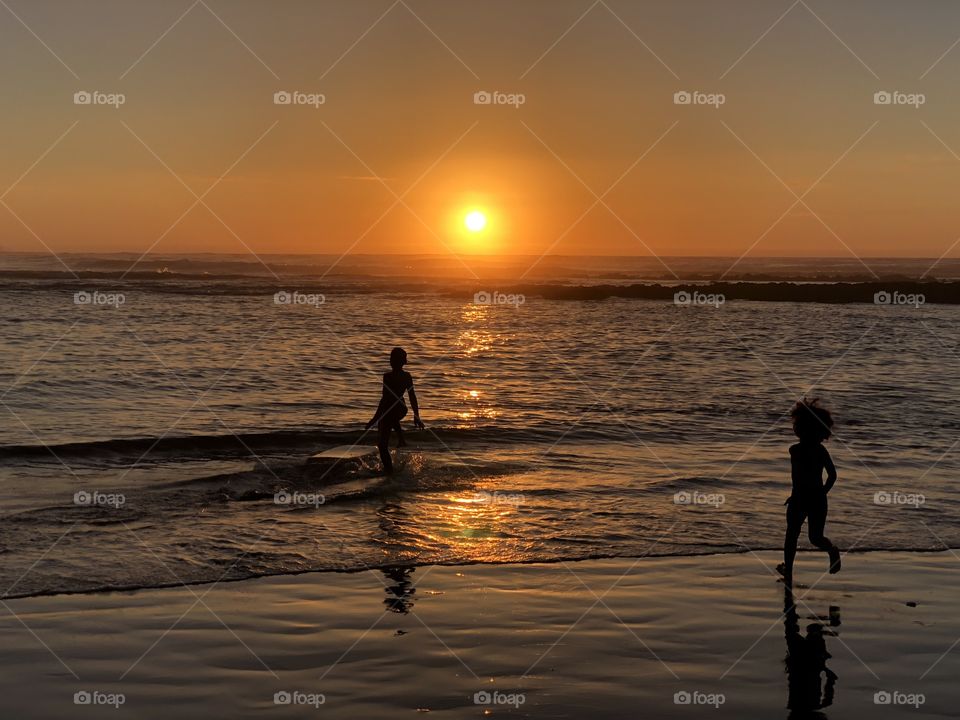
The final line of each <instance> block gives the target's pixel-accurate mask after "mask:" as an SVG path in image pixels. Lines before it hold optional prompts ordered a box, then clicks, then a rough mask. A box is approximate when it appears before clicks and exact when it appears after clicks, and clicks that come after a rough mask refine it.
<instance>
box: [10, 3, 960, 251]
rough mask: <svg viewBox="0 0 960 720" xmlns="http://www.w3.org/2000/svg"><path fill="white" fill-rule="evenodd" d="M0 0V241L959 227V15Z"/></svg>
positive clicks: (937, 240) (308, 245)
mask: <svg viewBox="0 0 960 720" xmlns="http://www.w3.org/2000/svg"><path fill="white" fill-rule="evenodd" d="M8 4H9V5H10V8H11V10H12V12H8V11H6V10H4V9H2V8H0V16H3V22H2V23H0V60H2V62H3V66H4V67H5V68H6V71H5V72H4V73H3V75H2V76H0V91H2V93H3V98H4V103H3V108H4V110H3V112H2V115H0V131H2V132H3V137H4V138H5V142H4V143H3V144H2V146H0V195H2V200H3V205H0V247H2V248H3V249H7V250H25V251H42V250H44V248H45V247H48V248H50V249H51V250H54V251H57V252H61V251H73V252H76V251H118V250H123V251H130V252H144V251H146V250H148V249H152V250H153V251H154V252H164V253H172V252H198V251H204V252H243V251H244V250H245V249H247V248H249V249H253V250H255V251H256V252H258V253H269V252H318V253H341V252H346V251H348V250H349V251H353V252H358V253H382V252H410V253H442V252H446V251H449V250H452V251H454V252H457V253H470V252H481V253H523V254H534V255H537V254H540V253H544V252H554V253H560V254H615V255H627V254H638V255H645V254H651V253H655V254H658V255H734V256H739V255H740V254H742V253H744V252H748V254H750V255H756V256H770V255H790V256H800V255H833V256H845V255H851V254H856V255H860V256H901V255H902V256H932V257H938V256H940V255H941V254H943V253H944V252H946V251H948V249H949V248H951V246H952V245H953V243H954V242H955V241H956V239H957V238H958V237H960V204H958V203H957V202H956V199H955V197H954V193H953V188H955V187H956V186H957V184H958V181H960V157H958V155H960V123H958V122H957V121H958V120H960V89H957V88H956V87H955V83H954V82H953V79H954V78H955V77H956V75H957V72H958V71H960V47H958V48H956V49H955V50H953V51H951V52H949V53H947V54H946V55H945V56H943V57H942V59H940V60H939V62H937V61H938V58H941V56H942V55H943V53H944V52H945V51H946V50H947V49H948V48H950V46H951V45H952V44H953V42H954V41H955V40H956V39H957V37H958V36H960V5H958V4H951V3H940V4H934V3H929V4H924V5H923V11H922V13H920V12H917V11H916V10H914V11H913V13H912V14H911V12H910V7H908V6H907V4H906V3H895V2H882V1H880V0H864V1H862V2H830V3H828V2H825V1H821V2H808V3H807V5H806V6H804V5H796V6H794V7H793V9H792V10H790V11H789V12H788V13H787V14H786V15H783V13H784V11H786V10H787V9H788V8H789V7H791V3H789V2H769V1H761V0H751V1H749V2H747V1H742V0H737V1H735V2H725V3H723V4H722V8H723V9H722V10H720V9H718V8H719V4H718V3H715V2H706V1H703V2H681V3H666V2H664V3H660V2H657V3H653V2H647V3H636V2H625V1H623V0H621V1H620V2H614V1H613V0H609V1H608V2H607V3H606V4H597V5H593V6H592V7H593V9H592V10H589V12H587V11H588V9H589V8H591V3H590V2H567V1H566V0H556V1H554V2H549V3H546V2H536V1H534V0H529V1H528V2H507V1H493V2H484V3H478V2H467V1H462V2H461V1H459V0H436V1H413V0H410V1H409V2H408V3H406V4H403V3H398V4H395V3H393V2H392V0H384V1H378V2H373V1H370V2H346V1H342V2H330V3H315V2H298V1H294V0H284V2H282V3H274V4H268V3H264V2H249V1H246V0H231V2H225V1H224V0H211V1H209V2H208V3H207V5H206V6H205V5H203V4H198V5H193V6H192V0H190V1H187V0H184V1H183V2H172V1H171V2H164V3H160V2H149V3H148V2H140V1H139V0H115V1H111V2H101V1H96V0H94V1H92V2H84V3H76V2H71V1H69V0H63V1H62V2H61V1H52V0H51V1H47V2H42V3H32V2H26V0H19V1H14V0H11V1H10V2H9V3H8ZM191 6H192V9H190V10H189V12H187V13H186V15H184V14H183V13H184V12H185V11H187V10H188V8H191ZM279 8H282V12H281V11H280V10H279ZM585 12H586V14H584V13H585ZM12 13H15V14H16V15H17V16H19V20H18V19H17V18H16V17H14V15H13V14H12ZM181 16H182V17H181ZM178 19H179V21H178ZM21 21H22V22H21ZM171 26H172V27H171ZM28 28H29V30H28ZM571 28H572V29H571ZM31 30H32V31H33V33H36V36H38V37H39V39H38V37H35V36H34V35H33V34H32V33H31ZM568 31H569V32H568ZM164 33H166V34H165V35H164ZM565 33H566V34H565ZM764 33H766V34H765V35H764ZM161 36H162V37H161ZM41 41H42V42H41ZM44 43H45V44H46V46H47V47H45V46H44ZM154 43H156V44H155V45H154ZM354 43H356V44H354ZM82 90H87V91H94V90H99V91H101V92H104V93H123V94H124V95H125V100H126V101H125V103H124V104H123V105H122V106H121V107H119V108H114V107H109V106H100V105H98V106H94V105H76V104H74V100H73V96H74V93H75V92H77V91H82ZM280 90H286V91H301V92H303V93H322V94H323V95H324V96H325V99H326V102H325V104H323V105H321V106H320V107H319V108H314V107H310V106H303V105H296V106H295V105H276V104H274V98H273V96H274V93H275V92H277V91H280ZM481 90H486V91H494V90H498V91H501V92H504V93H522V94H523V95H524V96H525V103H524V104H523V105H522V106H521V107H519V108H514V107H510V106H502V105H477V104H475V103H474V93H476V92H477V91H481ZM683 90H687V91H695V90H699V91H702V92H704V93H722V94H723V95H724V96H725V102H724V104H723V105H722V106H721V107H719V108H715V107H711V106H705V105H677V104H675V102H674V94H675V93H676V92H678V91H683ZM880 90H888V91H901V92H904V93H922V94H923V95H924V96H925V103H924V104H923V105H922V106H920V107H912V106H910V105H877V104H875V103H874V93H876V92H877V91H880ZM58 140H59V141H58ZM44 153H46V155H44ZM954 153H957V155H955V154H954ZM641 158H642V159H641ZM221 176H222V179H221ZM18 178H19V180H18ZM615 183H616V184H615ZM411 186H412V189H410V190H409V191H408V188H411ZM611 186H613V187H612V188H611ZM811 186H813V187H812V189H811V190H810V192H809V194H805V193H807V191H808V189H810V188H811ZM211 187H212V189H210V188H211ZM608 188H611V189H610V191H609V194H606V195H604V193H606V192H607V190H608ZM208 190H209V194H207V195H203V194H204V193H206V192H207V191H208ZM194 193H195V194H196V195H200V196H202V201H200V202H198V201H197V198H196V196H195V195H194ZM397 196H400V197H401V198H402V200H398V198H397ZM598 196H603V199H602V200H601V201H598ZM798 196H799V197H800V198H802V200H800V201H798V199H797V197H798ZM391 206H392V207H391ZM473 208H482V209H483V210H485V211H486V213H487V215H488V218H489V224H488V229H487V230H486V231H485V232H484V233H480V234H477V235H474V236H469V235H468V234H467V233H466V232H465V231H464V230H463V228H462V218H463V216H464V214H465V213H466V212H467V211H468V210H470V209H473ZM958 253H960V247H955V248H953V250H952V251H950V253H949V254H950V255H951V256H956V255H957V254H958Z"/></svg>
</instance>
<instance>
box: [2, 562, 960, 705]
mask: <svg viewBox="0 0 960 720" xmlns="http://www.w3.org/2000/svg"><path fill="white" fill-rule="evenodd" d="M777 561H778V555H777V554H776V553H772V552H761V553H756V554H754V553H749V552H748V553H742V554H726V555H704V556H697V557H660V558H653V557H641V558H617V559H609V560H588V561H581V562H569V563H565V562H564V563H540V564H509V565H460V566H426V567H416V568H409V569H407V570H406V571H400V570H394V571H372V570H371V571H364V572H355V573H332V572H325V573H304V574H300V575H283V576H275V577H265V578H257V579H253V580H244V581H239V582H224V583H219V584H207V585H193V586H184V587H180V588H168V589H149V590H141V591H137V592H124V593H91V594H74V595H56V596H49V597H32V598H22V599H15V600H8V601H7V602H6V609H7V611H8V612H6V613H5V617H4V618H3V632H4V637H5V639H6V645H7V648H6V652H5V653H4V654H3V657H2V662H3V668H2V672H0V697H2V701H0V706H2V715H3V717H34V718H56V717H64V716H67V715H71V716H76V717H124V716H126V717H136V718H169V717H171V716H176V717H178V718H183V719H186V718H207V717H234V718H242V717H254V716H258V715H261V714H266V715H267V716H270V717H311V716H314V715H315V716H317V717H335V718H353V717H364V718H402V717H413V716H415V715H416V714H423V715H426V714H429V715H430V716H431V717H442V718H467V717H482V716H485V715H495V716H496V715H500V716H510V717H533V718H578V717H587V716H589V717H592V718H620V717H632V716H636V715H643V716H645V717H657V718H660V717H664V718H673V717H676V718H686V717H716V718H723V717H730V718H734V717H736V718H770V717H781V716H784V717H786V716H789V715H788V714H789V712H790V711H789V710H788V709H787V707H786V706H787V702H788V680H789V679H790V677H788V673H787V672H786V670H785V664H784V658H785V655H786V645H785V642H786V641H785V623H784V609H785V607H784V587H783V585H782V584H781V583H779V582H777V580H776V578H775V577H774V575H773V570H772V568H773V566H774V565H775V563H776V562H777ZM825 571H826V562H825V557H824V556H822V554H818V553H801V555H800V556H799V559H798V566H797V579H796V587H795V589H794V593H795V595H794V598H795V604H796V609H797V620H798V624H799V629H800V632H801V633H806V631H807V626H808V625H810V624H820V625H823V626H824V628H825V629H824V638H825V643H826V648H827V651H828V652H829V653H830V654H831V655H832V657H830V658H829V659H827V660H826V666H827V667H828V668H829V670H830V671H831V672H832V673H834V674H835V675H836V680H835V682H834V683H833V688H832V695H833V698H832V704H831V705H830V706H829V707H828V708H827V709H826V710H827V712H828V713H829V716H830V717H831V718H835V719H836V718H854V717H863V716H865V715H867V716H870V717H878V718H887V717H913V716H923V717H949V716H953V714H954V713H955V709H954V702H953V697H954V692H953V678H954V676H955V674H956V670H957V663H958V662H960V658H958V654H957V652H956V651H955V650H954V649H953V645H954V644H955V641H956V640H957V638H958V637H960V618H958V617H957V616H956V614H955V613H954V612H953V609H954V602H955V598H956V596H957V591H958V589H960V559H958V558H957V557H956V556H955V555H954V554H953V553H952V552H940V553H908V552H871V553H862V554H849V555H847V556H846V557H845V559H844V568H843V571H842V572H841V573H840V574H839V575H836V576H829V575H824V573H825ZM795 672H796V669H795ZM806 679H807V680H809V677H807V678H806ZM800 680H804V678H800ZM827 685H828V683H827V681H826V674H824V675H823V689H824V691H826V690H827ZM76 693H81V695H75V694H76ZM83 693H88V695H86V696H84V695H83ZM278 693H280V694H279V695H277V694H278ZM284 693H287V695H284ZM877 693H889V695H888V696H884V695H879V696H878V695H876V694H877ZM884 698H887V699H889V700H890V703H889V704H883V701H884ZM85 699H90V701H91V702H90V705H87V706H84V705H77V704H75V702H81V703H82V702H84V700H85ZM820 699H822V696H821V698H820ZM286 700H289V703H286V702H285V701H286ZM877 701H879V702H880V703H881V704H878V702H877ZM908 703H913V704H908ZM798 712H800V714H797V713H796V712H795V713H794V714H793V717H799V716H804V717H806V716H809V715H803V711H798Z"/></svg>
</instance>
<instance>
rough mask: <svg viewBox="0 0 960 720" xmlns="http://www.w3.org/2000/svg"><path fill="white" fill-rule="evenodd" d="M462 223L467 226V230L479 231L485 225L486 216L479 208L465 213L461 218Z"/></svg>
mask: <svg viewBox="0 0 960 720" xmlns="http://www.w3.org/2000/svg"><path fill="white" fill-rule="evenodd" d="M463 224H464V225H466V226H467V230H469V231H470V232H475V233H476V232H480V231H481V230H483V229H484V228H485V227H486V226H487V216H486V215H484V214H483V213H482V212H480V211H479V210H474V211H472V212H470V213H467V216H466V217H465V218H464V219H463Z"/></svg>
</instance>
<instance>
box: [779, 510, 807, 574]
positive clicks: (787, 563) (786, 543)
mask: <svg viewBox="0 0 960 720" xmlns="http://www.w3.org/2000/svg"><path fill="white" fill-rule="evenodd" d="M806 515H807V513H806V510H805V509H804V508H803V507H801V506H800V505H799V504H798V503H797V502H796V501H794V500H791V501H790V503H789V504H788V505H787V532H786V535H785V536H784V538H783V568H784V572H783V574H784V576H787V577H789V576H790V575H792V574H793V560H794V558H795V557H796V556H797V539H798V538H799V537H800V531H801V530H802V529H803V520H804V518H805V517H806Z"/></svg>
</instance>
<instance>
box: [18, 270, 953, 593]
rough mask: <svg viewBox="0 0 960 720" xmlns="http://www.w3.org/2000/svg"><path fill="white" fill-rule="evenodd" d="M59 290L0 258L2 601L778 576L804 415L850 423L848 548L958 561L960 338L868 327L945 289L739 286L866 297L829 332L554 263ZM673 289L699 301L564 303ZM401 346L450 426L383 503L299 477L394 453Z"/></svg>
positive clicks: (886, 324)
mask: <svg viewBox="0 0 960 720" xmlns="http://www.w3.org/2000/svg"><path fill="white" fill-rule="evenodd" d="M64 260H65V262H66V267H65V266H64V265H61V264H60V263H59V262H57V261H56V260H54V259H52V258H49V257H44V256H34V255H2V256H0V303H2V307H3V312H2V313H0V337H2V342H0V358H2V362H0V375H2V377H0V418H2V419H0V492H2V499H3V505H2V507H3V511H2V512H3V517H2V522H0V553H2V558H3V562H2V565H0V594H3V595H4V596H5V597H19V596H29V595H37V594H48V593H63V592H84V591H94V590H107V589H119V588H142V587H158V586H165V585H178V584H181V583H184V582H217V581H229V580H235V579H241V578H249V577H255V576H261V575H272V574H280V573H296V572H306V571H362V570H366V569H371V568H381V569H382V568H386V567H395V566H411V565H424V564H464V563H505V562H511V563H514V562H521V563H522V562H545V561H557V560H577V559H584V558H597V557H614V556H629V557H635V556H643V555H656V556H662V555H692V554H705V553H733V552H749V551H758V550H770V549H776V548H778V547H780V546H781V542H782V536H783V531H784V506H783V502H784V500H785V499H786V497H787V495H788V494H789V490H790V467H789V456H788V448H789V446H790V445H791V444H792V442H794V438H793V435H792V431H791V427H790V421H789V411H790V408H791V406H792V404H793V403H794V402H795V401H796V399H797V398H798V397H801V396H804V395H807V396H810V397H814V396H815V397H819V398H821V399H822V401H823V402H824V403H825V404H827V406H828V407H829V408H830V409H831V410H832V411H833V412H834V414H835V417H836V420H837V425H836V428H835V436H834V438H832V439H831V440H830V441H828V445H827V446H828V448H829V450H830V452H831V454H832V455H833V457H834V460H835V462H836V464H837V466H838V470H839V475H840V479H839V481H838V483H837V485H836V487H835V489H834V491H833V492H832V493H831V496H830V515H829V520H828V523H827V531H826V532H827V535H828V536H830V537H831V538H832V539H833V540H834V541H835V542H836V543H837V544H838V545H840V547H841V548H842V549H843V550H845V551H854V552H856V551H869V550H875V549H896V550H918V551H922V550H935V549H942V548H944V547H957V546H960V522H958V520H960V502H958V500H957V499H956V497H955V495H954V494H953V492H952V483H953V481H954V479H955V478H956V476H957V471H958V468H960V461H958V451H957V444H958V442H960V434H958V430H960V412H958V410H957V398H958V397H960V362H958V342H960V336H958V335H960V333H958V322H957V321H958V319H960V307H958V306H957V305H954V304H941V303H938V302H926V301H924V300H923V298H921V299H916V298H914V299H913V301H910V302H907V301H904V302H898V301H893V302H888V303H877V302H873V301H872V300H873V296H874V294H875V292H874V291H876V288H877V287H879V286H878V285H877V283H878V282H886V283H887V284H888V285H889V291H890V292H891V293H894V294H895V293H896V292H897V288H898V287H903V286H904V285H903V283H906V282H907V281H908V280H909V279H910V278H913V279H914V280H916V279H918V278H920V277H921V275H922V273H923V271H924V270H926V269H928V268H929V267H930V266H931V265H932V261H919V260H918V261H907V260H897V261H868V263H869V264H870V266H871V268H872V269H874V270H876V272H877V274H878V275H879V277H877V276H873V275H870V274H867V270H865V269H864V266H863V265H862V264H861V263H860V262H858V261H856V260H849V261H848V260H843V261H840V260H789V259H778V260H769V259H768V260H763V259H749V260H746V261H744V262H742V263H741V264H740V265H738V266H737V272H736V274H734V275H730V276H727V277H724V279H728V280H737V281H739V282H749V283H771V282H788V281H789V282H791V283H795V284H800V285H802V284H810V283H820V282H823V283H838V284H839V283H848V284H852V285H857V284H858V283H860V284H863V287H864V288H865V291H864V293H863V299H862V301H850V298H849V297H847V299H846V300H845V301H843V302H836V303H824V302H797V301H793V300H789V299H788V300H776V299H770V300H765V301H753V300H740V299H736V297H731V298H730V299H727V298H725V297H712V295H713V293H703V294H702V297H701V298H699V299H697V290H696V288H697V287H698V285H697V284H696V283H698V282H707V281H711V280H712V281H716V280H719V279H721V277H722V276H723V269H724V268H726V267H728V266H729V265H730V264H732V259H717V258H714V259H699V260H698V259H674V260H668V261H667V264H666V266H665V265H664V264H662V263H659V262H657V261H655V260H650V259H623V258H620V259H618V258H586V259H582V258H559V259H558V258H548V259H546V260H545V261H542V262H540V263H538V264H537V266H536V269H535V270H534V271H532V272H529V273H526V274H521V270H520V269H521V268H526V267H529V265H530V263H529V262H526V263H525V262H522V261H517V260H512V261H509V262H507V261H498V262H494V261H482V260H468V261H467V262H465V263H464V262H460V261H453V260H450V259H438V258H431V257H418V258H382V257H381V258H373V257H350V258H347V259H345V260H344V261H343V262H340V263H336V262H335V260H336V258H324V257H322V256H303V257H295V256H284V257H282V258H281V257H270V258H268V259H267V264H266V266H265V265H264V264H262V263H261V262H259V261H257V260H256V259H255V258H251V257H245V256H230V257H225V256H207V255H204V256H176V257H174V256H169V257H159V258H158V257H150V258H149V259H147V260H145V261H143V262H141V263H139V264H138V265H137V266H136V267H135V268H134V270H133V271H132V272H128V269H129V268H130V265H131V264H132V263H133V261H134V260H136V256H118V255H85V256H65V257H64ZM471 264H475V267H474V269H471V268H470V267H468V266H470V265H471ZM461 266H463V267H461ZM667 266H669V272H668V269H667ZM468 270H469V272H468ZM957 271H958V268H957V264H956V263H955V262H953V261H950V262H945V263H943V264H941V265H939V266H938V267H937V278H938V279H937V282H938V283H944V282H945V281H948V280H950V279H952V278H954V277H958V276H960V273H958V272H957ZM687 278H690V281H689V282H687ZM654 282H656V283H662V284H663V286H664V287H666V288H668V289H669V290H670V292H669V293H668V294H669V295H671V296H672V295H673V294H674V291H675V290H676V292H688V293H691V294H693V298H694V299H693V300H692V301H690V302H686V303H682V302H681V303H677V302H674V301H673V300H670V299H650V298H646V297H630V296H623V295H629V293H620V292H619V290H615V291H613V292H604V293H603V294H602V297H598V296H597V294H596V293H589V292H588V293H583V294H578V293H579V291H578V292H570V290H571V289H575V288H579V289H583V288H591V287H593V288H596V287H598V286H603V287H613V288H623V287H627V286H631V285H632V284H638V285H643V284H649V283H654ZM685 282H687V284H684V283H685ZM898 283H901V285H899V286H898ZM884 287H886V286H884ZM711 289H713V290H715V289H716V288H711ZM910 289H915V288H913V286H911V288H910ZM935 289H936V288H935V287H933V286H931V296H933V297H935V296H936V293H935V292H934V290H935ZM867 290H869V291H870V292H866V291H867ZM907 295H911V293H904V298H906V296H907ZM784 297H790V295H789V293H788V294H786V295H784ZM857 297H859V296H857ZM395 345H402V346H403V347H404V348H406V350H407V351H408V353H409V357H410V364H409V366H408V368H407V369H408V370H409V371H410V373H411V374H412V375H413V378H414V381H415V385H416V389H417V394H418V396H419V400H420V404H421V410H422V416H423V420H424V422H425V423H426V425H427V429H426V430H425V431H420V432H416V431H414V430H413V427H412V423H411V422H410V420H411V417H410V416H408V418H407V420H406V425H407V430H409V431H410V432H408V433H407V439H408V442H409V447H408V448H406V449H405V450H404V451H403V453H402V456H403V458H404V461H403V466H402V468H401V469H400V471H399V472H398V473H397V475H396V476H395V477H394V478H392V479H391V480H390V481H389V482H384V483H380V484H375V483H371V482H367V481H366V480H367V479H368V478H373V477H374V476H375V475H376V472H377V467H376V463H371V462H350V463H341V464H338V465H330V466H319V467H318V466H313V467H309V466H307V465H306V464H305V459H306V457H307V456H309V455H311V454H312V453H315V452H317V451H319V450H323V449H325V448H330V447H333V446H337V445H344V444H347V445H352V444H359V445H372V444H373V443H374V442H375V438H374V434H373V433H372V432H366V433H365V431H364V423H365V422H366V421H367V420H369V419H370V417H371V415H372V414H373V411H374V409H375V408H376V405H377V401H378V399H379V394H380V375H381V374H382V373H383V372H384V371H385V370H387V369H388V365H387V359H388V356H389V352H390V349H391V348H392V347H393V346H395ZM358 480H363V481H364V482H362V483H361V484H360V485H359V486H358V487H362V488H363V489H362V490H360V491H357V492H339V491H338V486H339V487H341V488H342V487H352V485H349V483H356V481H358ZM280 492H296V493H300V494H301V495H304V496H309V497H314V498H316V497H319V496H320V495H322V496H323V498H322V502H320V501H316V502H312V503H304V504H294V505H290V504H278V503H277V502H275V497H276V494H277V493H280ZM804 547H809V545H808V544H806V539H805V538H803V539H802V542H801V548H804ZM824 569H826V558H824Z"/></svg>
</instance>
